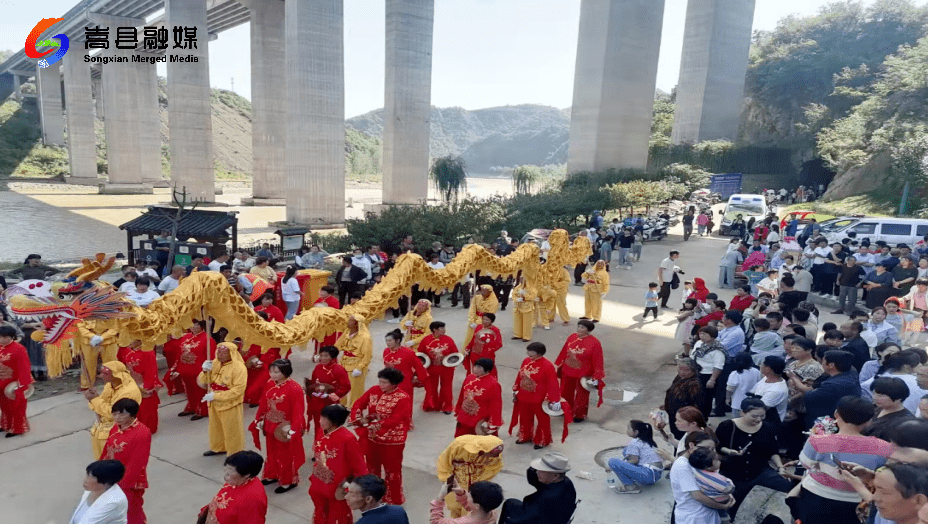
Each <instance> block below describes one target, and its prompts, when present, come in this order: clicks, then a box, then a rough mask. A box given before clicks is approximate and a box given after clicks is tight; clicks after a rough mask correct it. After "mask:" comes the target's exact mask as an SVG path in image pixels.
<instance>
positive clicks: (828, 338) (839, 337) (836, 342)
mask: <svg viewBox="0 0 928 524" xmlns="http://www.w3.org/2000/svg"><path fill="white" fill-rule="evenodd" d="M822 342H824V343H825V345H826V346H828V347H833V348H836V349H841V347H842V346H844V333H842V332H840V331H838V330H837V329H830V330H828V331H826V332H825V334H824V335H823V336H822Z"/></svg>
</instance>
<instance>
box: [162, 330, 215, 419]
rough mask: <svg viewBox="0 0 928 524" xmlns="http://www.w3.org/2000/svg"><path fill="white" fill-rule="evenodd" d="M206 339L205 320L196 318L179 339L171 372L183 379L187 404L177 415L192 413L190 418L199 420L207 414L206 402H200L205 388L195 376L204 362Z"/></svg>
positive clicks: (200, 370) (201, 368)
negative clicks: (178, 351)
mask: <svg viewBox="0 0 928 524" xmlns="http://www.w3.org/2000/svg"><path fill="white" fill-rule="evenodd" d="M207 341H210V343H211V339H210V338H209V337H208V336H207V335H206V321H205V320H197V321H195V322H194V323H193V325H192V326H190V332H189V333H187V334H186V335H184V336H183V337H181V339H180V355H178V356H177V361H176V362H175V363H174V368H173V369H172V370H171V371H172V376H173V373H177V374H178V375H179V376H180V378H181V380H183V381H184V390H186V391H187V405H186V406H184V410H183V411H181V412H180V413H178V414H177V416H178V417H186V416H188V415H193V417H191V418H190V420H200V419H201V418H204V417H207V416H209V408H208V407H207V406H206V402H202V400H203V395H205V394H206V390H205V389H203V388H201V387H200V386H199V385H197V377H198V376H199V375H200V372H202V371H203V363H204V362H206V356H207Z"/></svg>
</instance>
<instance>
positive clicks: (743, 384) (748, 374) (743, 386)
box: [725, 323, 769, 414]
mask: <svg viewBox="0 0 928 524" xmlns="http://www.w3.org/2000/svg"><path fill="white" fill-rule="evenodd" d="M768 324H769V323H768ZM768 329H769V325H768ZM733 362H734V366H735V369H734V370H733V371H732V373H731V375H728V383H727V384H726V387H725V393H726V400H727V403H728V405H729V406H732V408H734V410H735V411H736V412H737V411H738V407H739V406H741V401H742V400H744V399H745V398H747V395H748V392H750V391H751V390H752V389H754V386H755V385H757V383H758V382H760V379H761V375H760V370H759V369H757V368H756V367H754V361H753V360H752V359H751V355H748V354H747V353H743V352H742V353H738V354H737V355H735V358H734V360H733ZM736 414H737V413H736Z"/></svg>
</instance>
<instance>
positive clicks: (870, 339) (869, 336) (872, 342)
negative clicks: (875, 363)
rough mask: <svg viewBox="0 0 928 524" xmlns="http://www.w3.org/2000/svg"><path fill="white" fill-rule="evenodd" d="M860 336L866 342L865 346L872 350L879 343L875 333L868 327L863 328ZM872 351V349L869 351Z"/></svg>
mask: <svg viewBox="0 0 928 524" xmlns="http://www.w3.org/2000/svg"><path fill="white" fill-rule="evenodd" d="M860 338H862V339H864V342H866V343H867V346H868V347H869V348H870V349H871V350H872V349H873V348H875V347H876V345H877V344H879V343H880V341H879V339H878V338H877V336H876V333H874V332H873V331H870V330H869V329H864V330H863V331H861V332H860ZM871 352H872V351H871Z"/></svg>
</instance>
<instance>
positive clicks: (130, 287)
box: [119, 266, 139, 293]
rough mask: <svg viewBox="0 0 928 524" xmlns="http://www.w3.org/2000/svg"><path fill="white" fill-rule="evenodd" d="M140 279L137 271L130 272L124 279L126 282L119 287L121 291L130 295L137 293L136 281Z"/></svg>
mask: <svg viewBox="0 0 928 524" xmlns="http://www.w3.org/2000/svg"><path fill="white" fill-rule="evenodd" d="M130 267H131V266H130ZM138 277H139V274H138V273H136V272H135V271H129V272H128V273H126V274H125V275H123V278H124V279H125V280H126V281H125V282H123V283H122V284H121V285H120V286H119V291H121V292H123V293H128V292H130V291H135V279H136V278H138Z"/></svg>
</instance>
